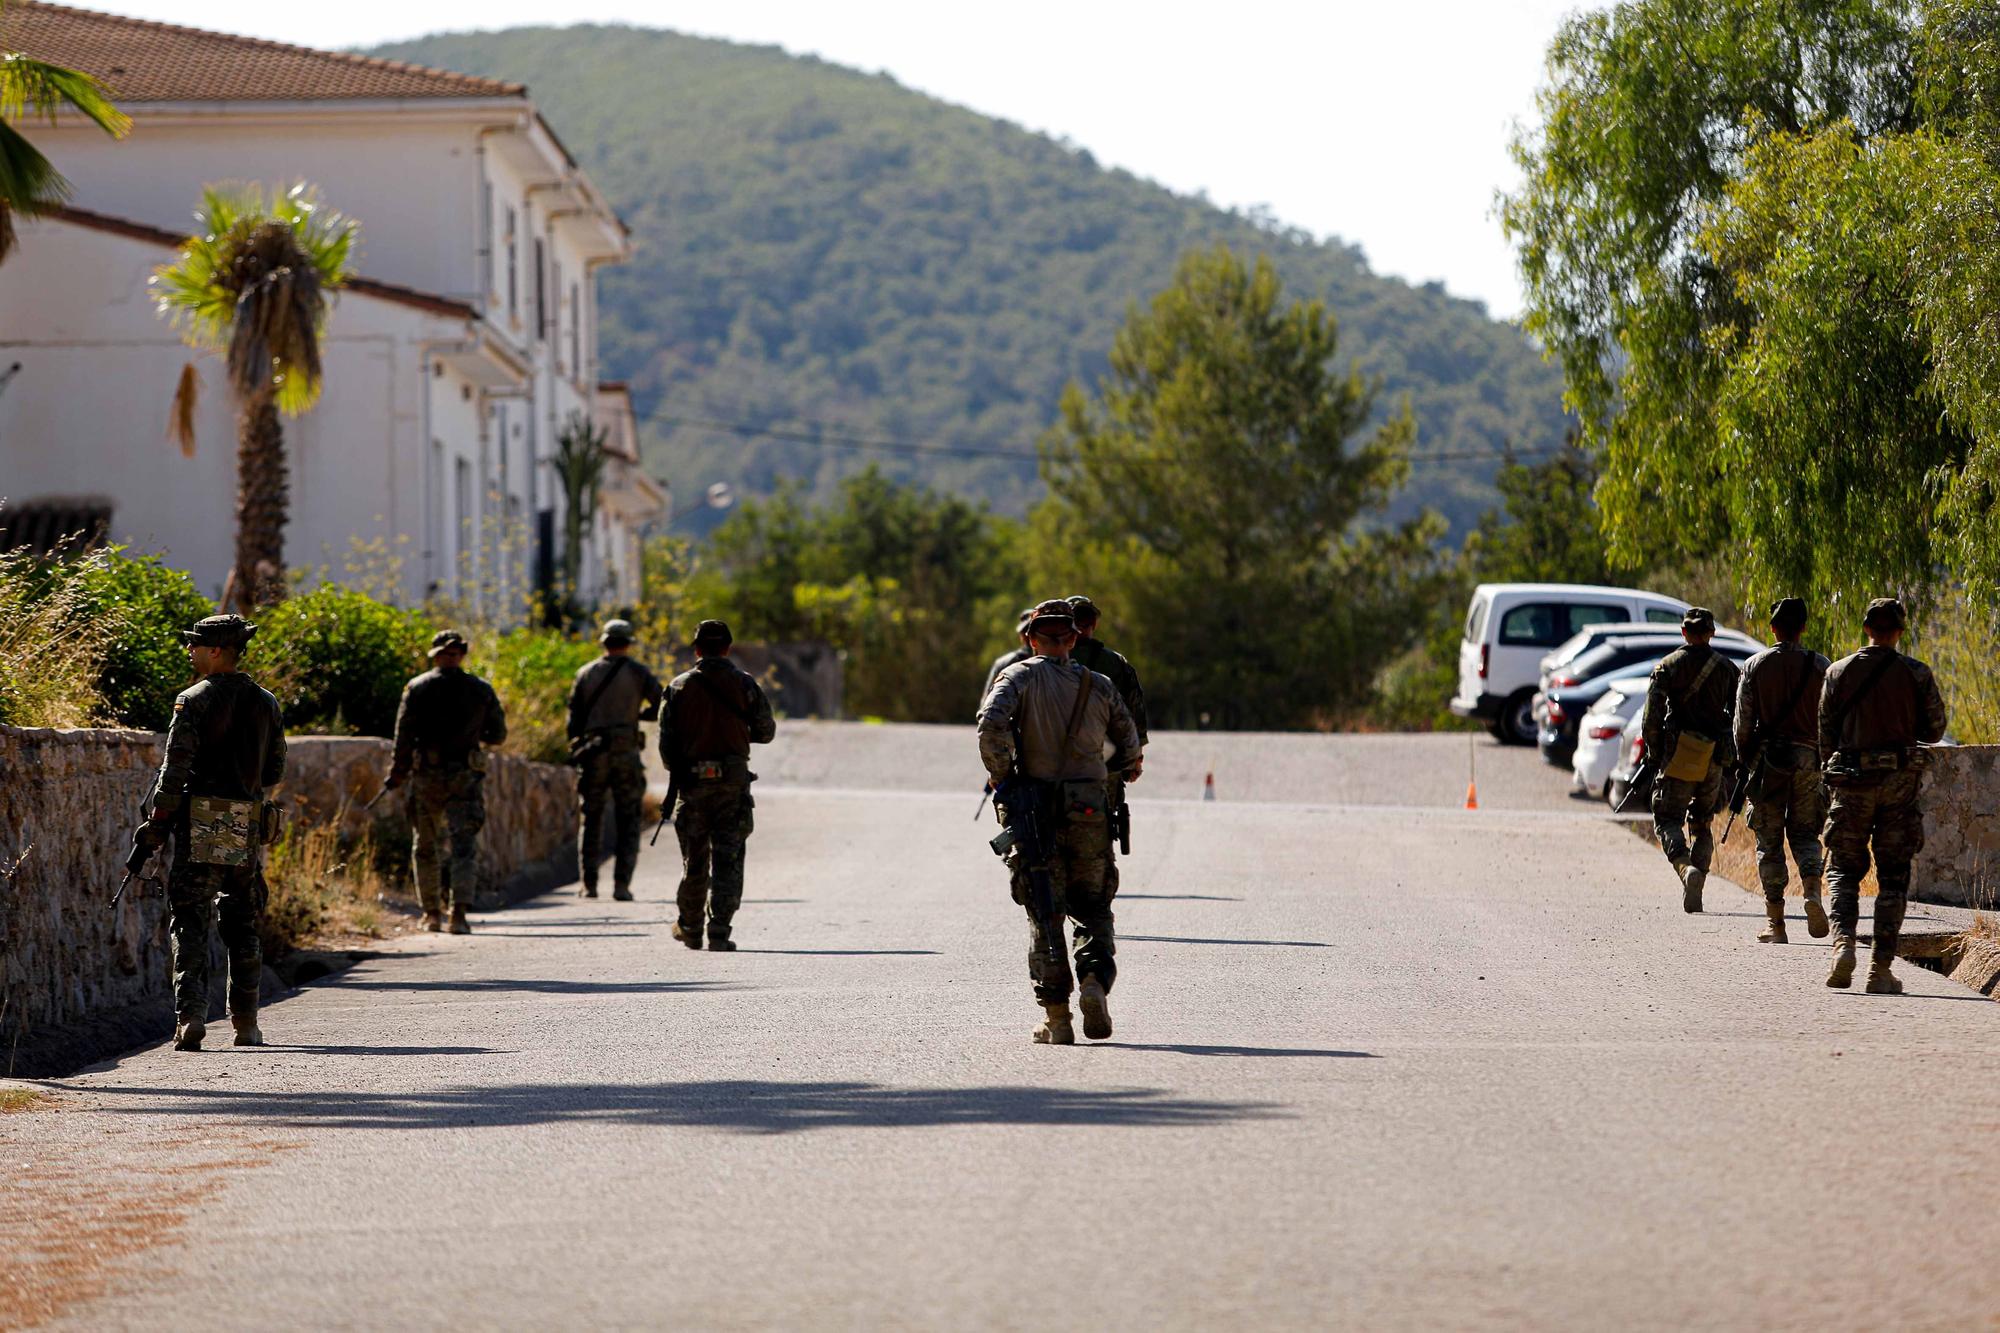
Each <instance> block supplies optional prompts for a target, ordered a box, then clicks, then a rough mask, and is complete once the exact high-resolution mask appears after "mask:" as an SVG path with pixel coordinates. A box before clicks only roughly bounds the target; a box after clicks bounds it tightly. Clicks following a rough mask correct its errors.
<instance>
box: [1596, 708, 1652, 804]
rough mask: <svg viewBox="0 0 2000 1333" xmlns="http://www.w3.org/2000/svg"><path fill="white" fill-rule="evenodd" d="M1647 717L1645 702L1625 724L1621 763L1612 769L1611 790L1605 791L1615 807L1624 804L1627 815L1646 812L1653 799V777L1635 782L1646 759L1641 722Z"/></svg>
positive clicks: (1622, 736) (1620, 747)
mask: <svg viewBox="0 0 2000 1333" xmlns="http://www.w3.org/2000/svg"><path fill="white" fill-rule="evenodd" d="M1645 720H1646V715H1645V711H1644V706H1643V705H1642V706H1641V710H1640V711H1639V712H1637V713H1634V714H1632V720H1631V721H1629V722H1627V723H1626V724H1625V730H1624V731H1623V732H1622V733H1621V734H1620V735H1619V737H1618V766H1617V767H1616V768H1614V769H1612V770H1611V790H1610V791H1608V792H1606V793H1605V794H1604V799H1605V800H1607V801H1609V802H1611V805H1612V807H1613V808H1614V809H1616V808H1617V807H1618V806H1620V805H1623V806H1624V807H1625V809H1624V811H1623V813H1625V814H1628V815H1629V814H1635V813H1641V814H1642V813H1644V812H1645V809H1646V803H1647V802H1649V801H1651V800H1652V799H1653V782H1652V779H1650V778H1647V779H1645V780H1643V781H1640V782H1638V785H1637V786H1636V787H1635V786H1634V785H1633V784H1634V780H1635V779H1637V778H1638V776H1639V765H1640V764H1642V763H1644V762H1645V759H1646V737H1645V735H1644V733H1643V732H1642V731H1641V730H1640V724H1641V723H1642V722H1644V721H1645ZM1628 794H1629V795H1630V796H1631V798H1632V799H1631V800H1629V801H1628V800H1626V799H1625V798H1626V796H1627V795H1628Z"/></svg>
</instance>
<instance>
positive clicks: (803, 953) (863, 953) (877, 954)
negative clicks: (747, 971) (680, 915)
mask: <svg viewBox="0 0 2000 1333" xmlns="http://www.w3.org/2000/svg"><path fill="white" fill-rule="evenodd" d="M736 952H737V953H780V954H791V955H794V956H796V957H801V958H930V957H935V956H936V955H937V950H936V949H741V948H739V949H737V950H736Z"/></svg>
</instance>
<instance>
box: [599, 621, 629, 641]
mask: <svg viewBox="0 0 2000 1333" xmlns="http://www.w3.org/2000/svg"><path fill="white" fill-rule="evenodd" d="M636 637H637V636H636V635H635V634H634V633H633V632H632V622H631V621H629V620H607V621H605V622H604V628H603V630H601V631H600V632H599V633H598V636H597V641H598V642H599V643H609V644H619V643H630V642H632V640H633V639H634V638H636Z"/></svg>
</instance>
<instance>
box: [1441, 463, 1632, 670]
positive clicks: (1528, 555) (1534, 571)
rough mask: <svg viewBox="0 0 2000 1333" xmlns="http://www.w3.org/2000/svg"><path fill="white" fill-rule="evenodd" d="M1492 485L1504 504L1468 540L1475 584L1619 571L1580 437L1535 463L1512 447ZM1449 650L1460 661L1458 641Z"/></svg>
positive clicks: (1574, 578) (1605, 577) (1595, 579)
mask: <svg viewBox="0 0 2000 1333" xmlns="http://www.w3.org/2000/svg"><path fill="white" fill-rule="evenodd" d="M1495 484H1496V485H1497V486H1498V487H1499V488H1500V495H1501V497H1502V499H1503V500H1505V502H1506V505H1505V508H1504V509H1493V510H1488V511H1487V513H1486V515H1485V517H1484V518H1482V519H1480V521H1479V526H1478V527H1477V528H1476V529H1474V530H1473V532H1472V534H1471V535H1470V536H1468V537H1467V538H1466V542H1465V558H1466V565H1467V572H1468V574H1469V575H1470V578H1471V581H1472V582H1475V583H1610V582H1612V581H1613V579H1614V578H1615V577H1616V576H1617V572H1618V571H1616V570H1615V569H1614V568H1613V567H1612V564H1611V560H1610V557H1609V555H1608V554H1607V552H1606V550H1605V545H1604V534H1603V532H1602V531H1600V530H1599V524H1598V513H1597V501H1596V500H1595V499H1594V498H1593V492H1594V490H1595V488H1596V485H1597V467H1596V464H1595V463H1594V462H1593V461H1592V460H1591V457H1590V455H1589V454H1588V453H1586V452H1585V451H1584V449H1583V448H1582V446H1581V445H1580V444H1578V442H1577V441H1576V440H1574V439H1572V440H1571V441H1570V442H1569V443H1568V444H1567V445H1565V446H1564V447H1563V449H1562V451H1561V452H1560V453H1558V454H1556V455H1555V456H1554V457H1552V458H1546V459H1543V460H1542V461H1540V462H1538V463H1524V462H1522V461H1521V460H1520V459H1518V458H1516V457H1514V456H1513V454H1512V453H1511V452H1510V453H1509V454H1508V456H1507V461H1506V463H1505V464H1504V465H1503V466H1502V467H1501V469H1500V475H1499V476H1498V477H1497V478H1496V479H1495ZM1457 610H1458V608H1457V607H1453V608H1452V617H1451V623H1452V626H1453V628H1456V627H1457V624H1458V620H1457ZM1452 647H1453V653H1454V664H1455V662H1456V649H1457V644H1456V641H1455V640H1454V642H1453V645H1452Z"/></svg>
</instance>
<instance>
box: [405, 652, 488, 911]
mask: <svg viewBox="0 0 2000 1333" xmlns="http://www.w3.org/2000/svg"><path fill="white" fill-rule="evenodd" d="M466 651H467V645H466V642H465V636H464V635H463V634H460V633H459V632H458V631H457V630H455V629H445V630H439V631H438V632H437V633H436V634H434V635H432V636H431V651H430V658H431V662H432V664H433V665H432V666H431V669H430V670H429V671H426V672H424V674H423V675H421V676H417V677H416V678H414V679H413V680H411V681H410V683H409V684H408V685H405V686H404V687H403V701H402V703H401V704H399V705H398V706H397V708H396V758H395V762H394V763H393V764H392V765H391V766H390V769H389V780H388V781H387V782H386V783H384V784H383V786H384V788H385V789H386V790H394V789H395V788H397V787H400V786H402V785H403V784H404V783H405V782H408V783H409V785H410V796H409V805H408V808H409V812H410V830H411V833H412V835H413V837H412V848H411V855H412V859H413V860H415V862H416V868H417V898H418V901H419V902H421V903H422V904H423V909H424V929H425V930H443V929H446V926H445V917H446V915H447V914H449V916H450V922H451V924H450V927H449V929H450V931H451V933H452V934H454V935H469V934H471V933H472V927H471V925H470V924H468V923H467V921H466V919H465V913H466V909H467V908H469V907H471V906H472V902H473V899H474V897H475V896H476V895H477V891H478V888H479V830H480V828H481V827H482V826H483V825H484V824H485V823H486V797H485V794H484V792H483V791H482V790H481V788H482V786H483V784H484V783H485V781H486V755H485V753H484V752H483V751H482V750H481V748H480V747H481V746H486V745H498V744H499V743H500V742H501V741H504V740H506V739H507V714H506V712H505V710H503V709H502V708H501V707H500V699H499V697H498V696H497V695H495V694H494V693H493V687H492V686H491V685H488V684H487V683H486V682H485V681H483V680H481V679H480V678H479V677H477V676H475V675H472V674H471V673H469V672H468V671H466V669H465V654H466Z"/></svg>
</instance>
